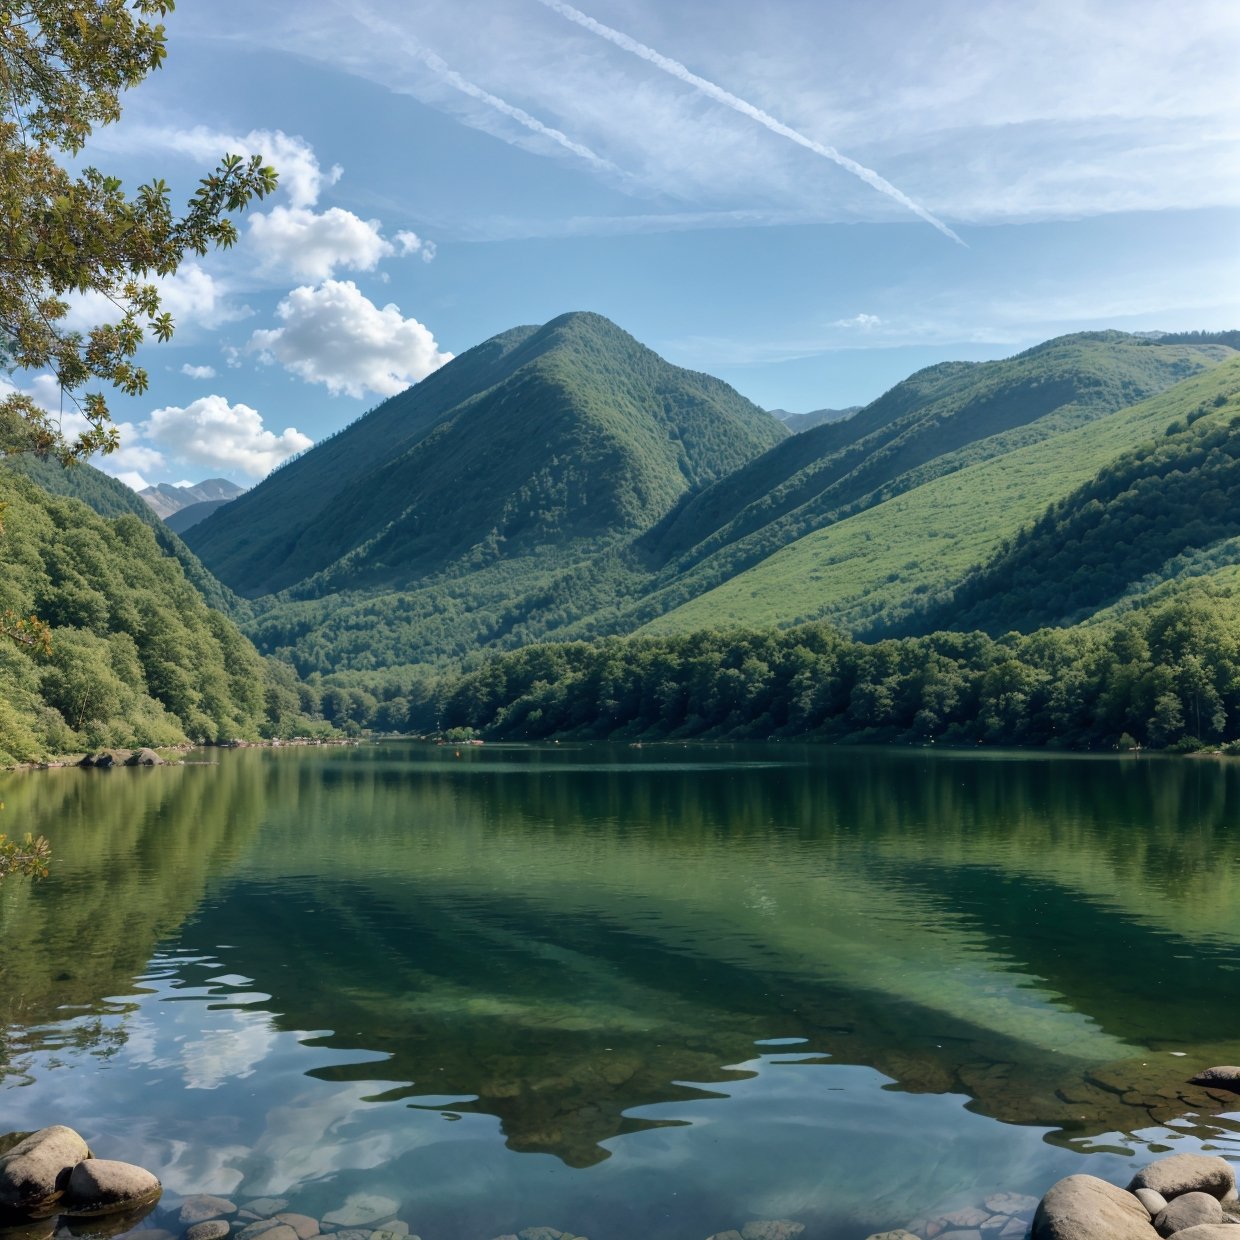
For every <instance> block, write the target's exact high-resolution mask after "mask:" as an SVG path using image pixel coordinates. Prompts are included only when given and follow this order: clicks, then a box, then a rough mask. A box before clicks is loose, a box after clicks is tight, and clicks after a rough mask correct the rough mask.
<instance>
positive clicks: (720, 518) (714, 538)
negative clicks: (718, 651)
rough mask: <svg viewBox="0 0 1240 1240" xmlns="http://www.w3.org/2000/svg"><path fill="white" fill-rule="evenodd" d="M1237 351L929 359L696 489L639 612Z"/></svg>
mask: <svg viewBox="0 0 1240 1240" xmlns="http://www.w3.org/2000/svg"><path fill="white" fill-rule="evenodd" d="M1232 353H1233V350H1231V349H1230V348H1228V347H1227V346H1226V345H1221V344H1211V343H1206V344H1201V345H1184V344H1172V345H1163V344H1158V343H1152V342H1150V341H1148V340H1143V339H1141V338H1139V337H1135V336H1129V335H1125V334H1124V333H1121V332H1090V333H1083V334H1080V335H1074V336H1064V337H1060V338H1058V339H1056V340H1051V341H1048V342H1046V343H1045V344H1042V345H1038V346H1037V347H1035V348H1033V349H1029V350H1026V351H1025V352H1024V353H1020V354H1018V355H1017V356H1015V357H1012V358H1007V359H1004V360H1002V361H996V362H973V363H970V362H949V363H943V364H941V365H938V366H932V367H929V368H928V369H926V370H922V371H919V372H917V373H916V374H915V375H912V376H911V377H910V378H908V379H906V380H904V381H903V382H902V383H899V384H897V385H896V386H895V387H894V388H892V389H891V390H890V391H889V392H887V393H886V394H885V395H883V396H881V397H879V399H878V400H876V401H874V402H873V403H872V404H870V405H868V406H866V408H864V409H863V410H862V411H861V412H860V413H857V414H855V415H854V416H853V417H851V418H849V419H848V420H847V421H846V422H843V423H833V424H828V425H825V426H820V427H816V428H814V429H812V430H809V431H805V432H803V433H802V434H800V435H797V436H795V437H794V438H793V439H791V440H789V441H788V442H786V443H784V444H780V445H778V446H777V447H776V448H775V449H773V450H772V451H771V452H768V453H767V454H766V455H764V456H763V457H761V458H759V459H758V460H757V461H755V462H753V463H752V464H750V465H749V466H747V467H745V468H743V469H740V470H737V471H736V472H735V473H733V474H731V475H729V476H728V477H727V478H724V479H722V480H721V481H720V482H718V483H716V484H715V485H714V486H712V487H710V488H707V489H706V490H704V491H702V492H701V493H700V494H696V495H693V496H690V497H687V498H686V499H685V501H683V502H682V503H681V504H680V505H679V506H678V508H677V509H676V511H675V512H673V513H672V514H671V515H670V516H669V517H668V518H667V519H666V520H665V521H663V522H662V523H661V524H660V525H659V526H658V527H657V528H656V529H655V530H654V531H653V532H652V533H651V535H650V536H649V537H648V538H647V539H646V540H645V542H646V545H647V546H648V547H649V548H650V551H651V553H652V554H653V555H654V556H656V557H658V558H659V559H660V560H661V561H663V562H664V567H663V569H662V571H661V572H660V574H659V581H658V587H657V589H656V590H655V591H654V592H652V594H651V597H649V598H647V599H645V600H643V601H642V603H641V604H640V605H639V608H638V609H637V610H636V611H635V614H634V618H635V619H638V618H644V619H649V618H651V617H652V616H653V615H657V614H658V612H659V611H661V610H670V608H671V607H674V606H676V605H678V604H679V603H682V602H685V601H686V600H688V599H690V598H693V597H695V596H696V595H699V594H701V593H703V592H705V591H706V590H709V589H711V588H712V587H714V586H716V585H719V584H720V583H721V582H724V581H727V580H728V579H729V578H731V577H734V576H736V575H737V574H738V573H740V572H743V571H744V570H745V569H747V568H749V567H751V566H753V565H755V564H757V563H759V562H760V561H761V560H763V559H765V558H766V557H767V556H769V555H771V554H773V553H774V552H776V551H778V550H779V549H780V548H782V547H784V546H787V545H788V544H789V543H792V542H794V541H795V540H796V539H798V538H801V537H803V536H804V535H805V534H808V533H810V532H812V531H813V530H816V529H820V528H823V527H824V526H827V525H830V524H831V523H833V522H835V521H838V520H841V519H845V518H847V517H849V516H852V515H854V514H855V513H857V512H859V511H862V510H864V509H865V508H868V507H872V506H873V505H875V504H879V503H882V502H884V501H885V500H887V499H890V498H891V497H892V496H894V495H898V494H901V493H903V492H906V491H910V490H913V489H915V488H916V487H918V486H922V485H924V484H925V483H927V482H929V481H932V480H933V479H934V478H937V477H942V476H944V475H947V474H950V473H953V472H955V471H956V470H959V469H962V468H966V467H968V466H969V465H972V464H974V463H976V462H978V461H982V460H986V459H988V458H991V457H996V456H1001V455H1003V454H1005V453H1007V452H1010V451H1012V450H1013V449H1015V448H1018V447H1021V446H1023V445H1026V444H1029V443H1034V442H1037V441H1039V440H1042V439H1046V438H1049V437H1052V436H1054V435H1058V434H1061V433H1063V432H1065V431H1068V430H1072V429H1073V428H1075V427H1077V426H1080V425H1083V424H1085V423H1087V422H1089V421H1092V420H1093V419H1094V418H1097V417H1101V416H1105V415H1106V414H1108V413H1113V412H1114V411H1116V410H1118V409H1122V408H1125V407H1126V406H1129V405H1132V404H1135V403H1136V402H1138V401H1140V400H1143V399H1145V398H1146V397H1148V396H1151V395H1155V394H1156V393H1158V392H1162V391H1165V390H1166V389H1167V388H1169V387H1172V386H1173V385H1174V384H1176V383H1178V382H1180V381H1181V380H1182V379H1184V378H1187V377H1188V376H1190V375H1193V374H1196V373H1199V372H1200V371H1202V370H1206V369H1208V368H1210V367H1212V366H1214V365H1217V364H1218V362H1220V361H1221V360H1223V359H1224V358H1225V357H1229V356H1231V355H1232Z"/></svg>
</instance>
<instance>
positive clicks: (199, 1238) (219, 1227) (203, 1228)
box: [142, 1218, 230, 1240]
mask: <svg viewBox="0 0 1240 1240" xmlns="http://www.w3.org/2000/svg"><path fill="white" fill-rule="evenodd" d="M229 1230H230V1228H229V1225H228V1221H227V1219H222V1218H213V1219H210V1220H208V1221H207V1222H205V1223H195V1224H194V1225H193V1226H192V1227H191V1228H190V1229H189V1230H188V1231H187V1232H186V1233H185V1240H224V1237H225V1236H226V1235H228V1232H229ZM142 1240H146V1237H145V1236H143V1238H142Z"/></svg>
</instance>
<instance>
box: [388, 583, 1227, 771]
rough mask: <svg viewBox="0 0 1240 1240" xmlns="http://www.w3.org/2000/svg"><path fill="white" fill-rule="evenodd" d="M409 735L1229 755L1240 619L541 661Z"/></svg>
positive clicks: (1220, 603) (467, 689) (464, 688)
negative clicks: (781, 740)
mask: <svg viewBox="0 0 1240 1240" xmlns="http://www.w3.org/2000/svg"><path fill="white" fill-rule="evenodd" d="M432 716H434V718H432ZM410 723H411V724H413V725H414V726H417V725H419V724H421V725H422V726H426V725H427V724H430V725H431V726H434V725H436V724H438V726H440V727H441V728H444V729H452V728H460V729H472V730H474V731H476V732H478V733H480V734H482V735H484V736H489V737H496V738H506V739H535V738H546V737H553V736H556V737H578V738H592V739H608V738H610V739H618V738H623V739H678V738H688V737H705V738H719V739H743V738H765V737H791V736H815V737H821V738H824V739H832V740H844V739H847V740H873V741H906V742H928V741H939V742H945V743H952V744H972V743H987V744H1003V745H1047V746H1056V747H1064V748H1074V749H1112V748H1116V747H1119V748H1133V747H1135V746H1137V745H1141V746H1151V747H1159V748H1167V747H1175V746H1184V747H1189V748H1192V747H1196V746H1197V745H1198V744H1202V743H1204V744H1223V743H1225V742H1227V741H1228V740H1235V739H1237V738H1240V609H1237V607H1236V605H1235V601H1234V599H1232V598H1230V597H1228V596H1225V595H1223V594H1221V593H1218V592H1212V591H1210V590H1209V589H1207V588H1204V587H1202V588H1199V589H1196V590H1193V591H1191V592H1186V593H1184V594H1183V595H1182V596H1181V597H1178V598H1175V599H1171V600H1169V601H1165V602H1160V603H1158V604H1155V605H1153V606H1151V607H1149V608H1147V609H1144V610H1139V611H1134V612H1131V613H1129V614H1128V615H1126V616H1124V617H1122V618H1121V619H1120V620H1117V621H1114V622H1112V623H1109V624H1095V625H1082V626H1077V627H1075V628H1070V629H1044V630H1041V631H1039V632H1036V633H1032V634H1027V635H1026V634H1016V633H1010V634H1007V635H1005V636H1003V637H1000V638H994V637H990V636H987V635H986V634H983V633H976V632H975V633H934V634H932V635H930V636H926V637H909V638H897V639H889V640H886V641H879V642H874V643H869V644H867V643H863V642H859V641H854V640H852V639H850V638H848V637H845V636H844V635H843V634H841V633H839V632H838V631H837V630H835V629H833V628H831V627H830V626H828V625H825V624H809V625H804V626H801V627H798V628H793V629H784V630H724V631H719V632H705V633H702V632H699V633H691V634H686V635H683V636H669V637H629V638H608V639H604V640H601V641H597V642H594V643H589V644H587V643H560V644H554V645H541V646H533V647H529V648H527V649H524V650H519V651H514V652H511V653H506V654H499V655H495V656H492V657H491V658H489V659H488V660H487V661H486V662H485V663H484V664H483V665H482V666H481V667H479V668H477V669H476V670H474V671H472V672H469V673H467V674H464V675H462V676H459V677H456V678H448V679H446V680H444V681H441V682H440V683H439V684H438V686H437V687H436V689H435V690H434V692H433V693H431V694H430V696H429V697H428V698H427V699H425V700H424V701H422V702H421V703H417V704H415V705H414V707H413V708H412V710H411V717H410Z"/></svg>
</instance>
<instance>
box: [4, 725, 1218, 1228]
mask: <svg viewBox="0 0 1240 1240" xmlns="http://www.w3.org/2000/svg"><path fill="white" fill-rule="evenodd" d="M191 758H194V759H197V761H198V762H199V763H201V764H190V765H185V766H178V767H164V768H156V769H133V770H130V769H124V770H114V771H106V772H101V771H79V770H58V771H49V772H38V773H26V774H12V775H4V776H0V800H2V801H4V802H5V803H6V809H5V811H4V814H3V816H2V824H0V829H3V830H5V831H7V832H8V833H9V834H10V835H13V834H16V833H18V832H21V831H25V830H33V831H35V832H42V833H43V834H45V835H46V836H47V837H48V838H49V839H50V840H51V842H52V846H53V850H54V857H55V861H54V864H53V867H52V873H51V877H50V878H48V879H46V880H44V881H42V882H39V883H33V884H32V883H31V882H29V881H28V880H25V879H14V878H10V879H8V880H6V881H5V882H4V883H3V884H0V991H2V994H0V1019H2V1021H3V1033H2V1034H0V1073H2V1075H0V1131H7V1130H9V1129H23V1128H34V1127H38V1126H41V1125H44V1124H50V1123H68V1124H70V1125H72V1126H74V1127H76V1128H78V1129H79V1130H80V1131H81V1132H82V1133H83V1135H84V1136H86V1138H87V1140H88V1141H89V1142H90V1143H91V1145H92V1147H93V1148H94V1149H95V1152H96V1153H97V1154H99V1155H100V1156H103V1157H116V1158H123V1159H127V1160H130V1161H134V1162H139V1163H142V1164H143V1165H145V1166H148V1167H150V1168H151V1169H152V1170H153V1171H155V1172H156V1173H157V1174H158V1175H159V1176H160V1178H161V1179H162V1180H163V1182H164V1185H165V1190H166V1198H165V1200H166V1203H167V1204H168V1205H175V1204H176V1203H177V1202H178V1200H179V1198H180V1197H181V1196H182V1195H188V1194H193V1193H200V1192H209V1193H220V1194H225V1195H228V1196H229V1197H230V1198H232V1199H234V1200H237V1201H240V1202H242V1203H243V1204H244V1201H245V1200H248V1199H250V1198H254V1197H262V1196H273V1195H274V1196H278V1197H280V1198H283V1199H287V1200H288V1201H289V1202H290V1203H291V1206H290V1208H291V1209H293V1210H297V1211H300V1212H302V1213H306V1214H310V1215H313V1216H315V1217H321V1216H322V1214H323V1213H325V1212H328V1211H331V1210H333V1209H334V1208H336V1207H338V1206H339V1205H340V1204H341V1203H342V1202H343V1201H345V1200H346V1199H347V1198H349V1197H350V1196H352V1195H356V1194H358V1193H373V1194H379V1195H381V1196H384V1197H387V1198H389V1199H390V1200H391V1201H392V1202H394V1203H396V1205H397V1207H398V1212H399V1216H400V1218H401V1219H403V1220H405V1221H406V1222H408V1223H409V1224H410V1226H411V1227H412V1229H413V1231H414V1232H416V1233H417V1234H418V1235H420V1236H422V1237H423V1240H456V1238H457V1237H459V1238H460V1240H469V1238H473V1240H491V1237H495V1236H499V1235H500V1234H501V1233H512V1232H515V1231H518V1230H520V1229H522V1228H526V1227H531V1226H540V1225H546V1226H551V1227H555V1228H563V1229H568V1230H570V1231H572V1232H574V1233H575V1234H577V1235H586V1236H589V1237H590V1240H622V1238H624V1240H628V1238H631V1237H637V1236H642V1237H651V1238H653V1240H661V1238H663V1237H667V1238H668V1240H672V1238H676V1240H705V1238H706V1237H707V1236H710V1235H712V1234H713V1233H715V1232H719V1231H722V1230H726V1229H729V1228H738V1227H740V1226H741V1225H742V1224H744V1223H745V1222H747V1221H748V1220H769V1219H790V1220H795V1221H797V1222H800V1223H803V1224H805V1226H806V1232H805V1240H861V1238H862V1237H865V1236H867V1235H868V1234H869V1233H870V1232H873V1231H880V1230H883V1229H886V1228H890V1227H897V1226H901V1225H903V1224H904V1223H906V1222H908V1221H909V1220H912V1219H914V1218H916V1217H925V1216H927V1215H932V1214H934V1213H935V1212H943V1211H949V1210H952V1209H955V1208H958V1207H961V1206H973V1205H976V1204H977V1203H978V1202H979V1201H981V1200H982V1199H983V1198H985V1197H986V1196H987V1195H988V1194H993V1193H996V1192H1006V1191H1012V1192H1019V1193H1032V1194H1034V1195H1040V1194H1041V1193H1042V1192H1043V1191H1044V1190H1045V1188H1046V1187H1048V1186H1049V1184H1050V1183H1051V1182H1052V1181H1053V1180H1054V1179H1056V1178H1058V1177H1059V1176H1061V1175H1065V1174H1069V1173H1071V1172H1075V1171H1089V1172H1091V1173H1093V1174H1095V1175H1101V1176H1103V1177H1105V1178H1109V1179H1114V1180H1125V1179H1126V1178H1127V1176H1128V1175H1129V1174H1130V1172H1131V1169H1132V1168H1134V1167H1135V1166H1137V1165H1139V1164H1141V1163H1143V1162H1145V1161H1148V1160H1149V1159H1150V1158H1151V1157H1153V1156H1154V1155H1156V1154H1157V1153H1161V1152H1165V1151H1168V1150H1199V1149H1209V1150H1213V1151H1215V1152H1219V1153H1222V1154H1223V1155H1224V1156H1225V1157H1229V1158H1231V1159H1233V1160H1236V1161H1240V1098H1237V1097H1234V1096H1230V1095H1211V1094H1208V1093H1206V1092H1205V1091H1203V1090H1201V1089H1199V1088H1196V1087H1193V1086H1189V1085H1188V1084H1186V1082H1187V1078H1188V1077H1189V1076H1191V1075H1192V1074H1193V1072H1194V1071H1196V1070H1198V1069H1200V1068H1202V1067H1205V1066H1208V1065H1210V1064H1214V1063H1237V1062H1240V764H1237V763H1234V762H1226V761H1213V760H1186V759H1160V758H1154V757H1148V756H1141V757H1123V758H1120V757H1115V758H1074V757H1063V756H1049V755H1042V754H1012V753H993V754H992V753H988V754H982V753H943V752H939V753H935V752H933V751H928V750H900V751H894V750H876V749H848V748H830V747H810V746H794V745H754V746H703V745H690V746H670V745H669V746H646V747H645V748H630V747H624V746H588V745H547V746H538V747H519V746H512V747H507V746H491V745H487V746H485V747H471V746H463V747H460V748H459V749H454V748H452V747H438V748H437V747H433V746H428V745H421V744H415V743H402V742H394V743H390V744H378V745H368V746H360V747H356V748H323V749H284V750H274V751H273V750H240V751H227V752H216V751H206V752H203V753H196V754H193V755H191ZM152 1221H153V1222H155V1223H157V1224H159V1216H158V1215H157V1216H153V1219H152ZM160 1225H162V1224H160ZM174 1230H175V1229H174Z"/></svg>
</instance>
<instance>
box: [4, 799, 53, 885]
mask: <svg viewBox="0 0 1240 1240" xmlns="http://www.w3.org/2000/svg"><path fill="white" fill-rule="evenodd" d="M3 808H4V806H3V805H0V809H3ZM51 856H52V846H51V845H50V844H49V843H48V842H47V840H45V839H44V838H43V836H41V835H40V836H38V837H36V836H34V835H31V834H30V832H27V833H26V835H25V837H24V838H23V839H20V840H11V839H9V838H8V836H6V835H0V879H4V878H6V877H7V876H8V875H10V874H24V875H26V876H27V877H28V878H46V877H47V863H48V861H50V860H51Z"/></svg>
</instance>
